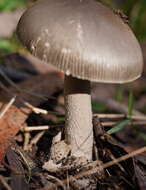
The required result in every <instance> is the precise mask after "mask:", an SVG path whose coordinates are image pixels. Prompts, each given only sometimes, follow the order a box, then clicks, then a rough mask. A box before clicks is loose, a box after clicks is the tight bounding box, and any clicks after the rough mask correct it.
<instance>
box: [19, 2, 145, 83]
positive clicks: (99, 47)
mask: <svg viewBox="0 0 146 190" xmlns="http://www.w3.org/2000/svg"><path fill="white" fill-rule="evenodd" d="M17 34H18V36H19V39H20V40H21V41H22V43H23V44H24V45H25V46H26V47H27V48H28V49H29V50H30V51H31V53H32V54H33V55H35V56H37V57H38V58H40V59H41V60H44V61H45V62H47V63H50V64H52V65H54V66H56V67H57V68H58V69H59V70H60V71H63V72H65V74H67V75H70V74H71V75H72V76H74V77H77V78H80V79H86V80H90V81H96V82H107V83H124V82H130V81H133V80H135V79H137V78H138V77H139V76H140V75H141V73H142V68H143V57H142V53H141V49H140V46H139V43H138V41H137V39H136V37H135V36H134V34H133V32H132V31H131V29H130V27H129V26H128V25H127V24H126V23H124V21H123V20H122V19H121V18H120V16H118V15H116V14H114V12H113V11H112V10H111V9H109V8H107V7H105V6H103V5H102V4H101V3H99V2H96V1H95V0H41V1H38V2H37V3H36V4H35V5H33V6H32V7H30V8H29V9H28V10H27V11H26V12H25V13H24V14H23V16H22V17H21V19H20V21H19V24H18V27H17Z"/></svg>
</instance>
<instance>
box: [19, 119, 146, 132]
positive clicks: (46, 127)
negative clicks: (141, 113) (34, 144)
mask: <svg viewBox="0 0 146 190" xmlns="http://www.w3.org/2000/svg"><path fill="white" fill-rule="evenodd" d="M119 122H120V121H118V122H113V121H107V122H106V121H105V122H101V125H102V126H103V127H113V126H115V125H117V124H119ZM127 125H128V126H129V125H134V126H135V125H141V126H143V125H146V121H134V122H131V123H129V124H127ZM51 127H63V125H54V126H53V125H52V126H49V125H43V126H31V127H29V126H28V127H26V128H25V127H24V128H23V129H22V130H23V131H25V132H30V131H43V130H49V129H50V128H51Z"/></svg>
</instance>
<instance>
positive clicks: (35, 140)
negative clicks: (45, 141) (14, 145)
mask: <svg viewBox="0 0 146 190" xmlns="http://www.w3.org/2000/svg"><path fill="white" fill-rule="evenodd" d="M43 135H44V131H42V132H39V133H38V134H36V135H35V136H34V138H33V139H32V140H31V141H30V146H32V145H35V144H37V142H38V141H39V140H40V138H41V137H42V136H43Z"/></svg>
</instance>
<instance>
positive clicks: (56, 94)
mask: <svg viewBox="0 0 146 190" xmlns="http://www.w3.org/2000/svg"><path fill="white" fill-rule="evenodd" d="M11 57H13V55H11ZM20 57H21V56H20V55H19V56H16V55H14V59H16V61H18V60H17V59H18V58H19V60H20ZM25 61H26V62H27V65H31V66H32V67H31V68H33V67H34V71H35V64H33V63H31V62H30V61H28V60H25ZM38 65H39V64H38ZM8 67H9V66H8V65H7V68H8ZM38 68H39V67H37V73H35V74H30V73H29V76H28V75H27V77H26V78H25V77H24V78H23V80H22V78H21V77H20V78H21V80H20V82H19V80H18V81H17V83H14V82H15V80H13V77H12V78H11V77H10V75H6V73H7V72H6V73H5V72H4V71H5V70H3V74H4V75H1V78H2V79H3V80H2V82H3V83H2V82H1V83H0V88H1V91H0V107H1V112H0V115H2V116H1V118H0V137H1V138H0V147H1V148H0V160H1V167H0V175H1V176H2V177H1V178H0V188H1V189H18V190H19V189H22V190H23V189H24V190H27V189H36V190H37V189H38V190H45V189H47V190H48V189H101V190H105V189H109V190H110V189H111V190H114V189H117V190H118V189H121V190H125V189H135V190H137V189H140V190H144V189H146V183H145V176H146V170H145V169H146V168H145V164H146V161H145V159H146V158H145V154H144V152H145V151H146V147H145V146H144V145H143V146H141V147H138V146H137V147H136V146H135V148H134V149H133V148H131V146H130V144H128V140H127V139H126V140H127V144H125V143H123V142H124V140H123V138H124V137H125V136H124V135H123V137H122V136H121V133H123V134H124V131H125V129H127V128H128V127H129V128H130V129H131V131H132V128H131V127H132V126H134V124H135V125H136V126H140V125H141V126H142V127H143V128H144V126H145V125H146V119H145V118H146V117H145V115H144V114H142V113H141V112H138V111H137V110H136V109H135V111H136V113H137V112H138V113H140V114H137V115H132V116H130V118H129V116H128V115H127V114H128V107H127V108H126V109H125V108H124V109H125V110H127V112H122V111H121V110H120V107H119V112H118V111H117V109H115V107H114V106H115V105H114V104H112V102H110V106H109V107H108V104H106V106H107V110H108V111H107V113H105V114H94V115H93V125H94V139H95V143H94V161H93V162H91V163H90V162H87V163H86V164H85V165H84V166H83V165H82V164H81V165H80V164H79V161H78V163H77V165H74V166H72V165H70V163H72V162H73V160H74V158H68V159H66V160H63V162H64V164H65V167H64V168H63V169H60V170H59V171H58V172H50V171H47V170H45V169H42V166H43V165H44V163H45V162H46V161H47V160H48V158H49V153H50V148H51V143H52V139H53V137H54V136H55V135H56V134H57V133H58V132H60V131H63V126H64V107H63V105H62V103H60V97H62V96H63V93H62V87H63V76H62V74H60V73H59V72H57V71H53V70H51V69H50V72H49V69H48V71H47V73H42V71H40V72H39V69H38ZM6 70H7V69H6ZM20 70H21V73H26V74H27V73H28V70H26V69H24V68H20V66H19V69H18V68H17V69H16V72H17V71H18V72H19V74H20ZM32 73H33V72H32ZM5 75H6V76H5ZM23 76H26V75H23ZM7 79H9V80H7ZM12 80H13V81H12ZM142 80H144V79H142ZM48 81H49V82H48ZM139 83H140V82H139ZM94 88H97V87H95V86H94ZM106 91H108V90H107V89H106ZM95 96H96V95H95V94H93V99H94V97H95ZM102 98H103V97H102ZM95 99H96V98H95ZM109 99H110V98H109ZM120 104H121V105H124V106H125V107H126V105H125V104H122V103H120ZM112 105H113V107H112ZM118 106H119V104H118ZM114 109H115V110H116V112H115V113H114V114H113V110H114ZM120 113H122V114H120ZM129 119H130V123H129ZM113 126H114V127H116V128H115V129H114V128H113ZM119 126H120V127H119ZM37 127H38V129H37ZM119 128H120V130H121V131H119ZM109 130H112V133H113V136H112V137H111V135H108V134H107V132H106V131H109ZM114 130H115V131H114ZM117 131H118V132H117ZM110 133H111V132H110ZM118 133H119V134H118ZM117 134H118V135H117ZM126 138H128V136H127V137H126ZM127 147H129V148H127ZM138 148H139V149H138ZM127 151H128V152H127ZM138 155H139V156H138ZM97 158H98V159H99V160H100V161H97ZM4 184H5V185H4Z"/></svg>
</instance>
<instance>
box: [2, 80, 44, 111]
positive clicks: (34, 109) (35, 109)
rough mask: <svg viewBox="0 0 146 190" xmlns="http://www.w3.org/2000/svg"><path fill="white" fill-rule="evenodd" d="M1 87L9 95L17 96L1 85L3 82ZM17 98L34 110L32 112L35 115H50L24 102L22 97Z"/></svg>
mask: <svg viewBox="0 0 146 190" xmlns="http://www.w3.org/2000/svg"><path fill="white" fill-rule="evenodd" d="M0 87H1V88H2V89H3V90H4V91H6V92H7V93H9V94H11V95H13V96H16V95H15V94H14V93H13V92H11V91H10V90H9V89H8V88H7V87H5V86H4V85H3V83H1V82H0ZM17 98H18V99H19V100H20V102H22V103H23V104H24V105H25V106H26V107H28V108H30V109H31V110H32V112H34V113H36V114H40V113H41V114H47V113H48V112H47V111H46V110H44V109H41V108H37V107H35V106H33V105H31V104H30V103H28V102H26V101H25V100H24V98H21V97H19V96H17Z"/></svg>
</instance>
